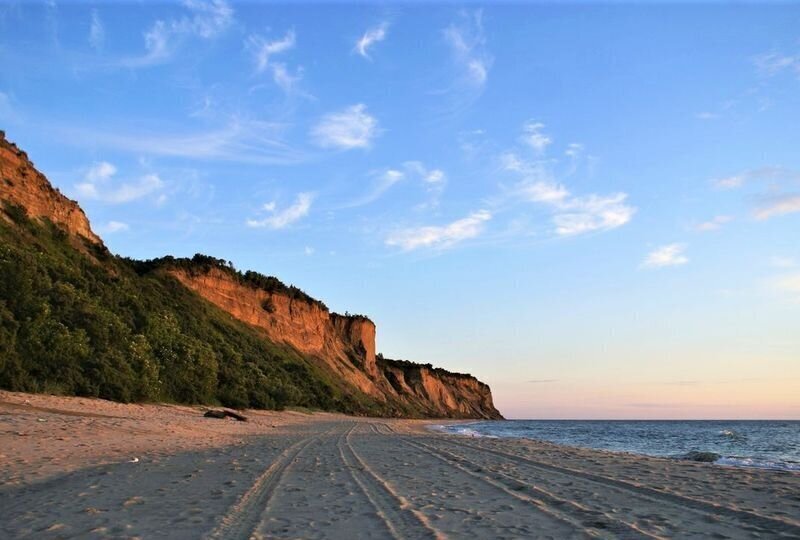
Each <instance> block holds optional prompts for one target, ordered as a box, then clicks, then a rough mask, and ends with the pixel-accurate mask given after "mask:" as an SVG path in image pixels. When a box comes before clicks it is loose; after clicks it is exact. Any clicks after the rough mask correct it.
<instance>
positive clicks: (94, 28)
mask: <svg viewBox="0 0 800 540" xmlns="http://www.w3.org/2000/svg"><path fill="white" fill-rule="evenodd" d="M105 42H106V29H105V26H104V25H103V21H102V19H100V14H99V13H98V12H97V10H96V9H93V10H92V19H91V24H90V26H89V45H91V47H92V48H93V49H94V50H96V51H100V50H102V49H103V46H104V45H105Z"/></svg>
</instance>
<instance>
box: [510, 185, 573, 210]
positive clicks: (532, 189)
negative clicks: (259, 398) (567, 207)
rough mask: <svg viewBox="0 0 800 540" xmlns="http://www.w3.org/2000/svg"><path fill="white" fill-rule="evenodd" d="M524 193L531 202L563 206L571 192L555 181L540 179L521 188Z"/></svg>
mask: <svg viewBox="0 0 800 540" xmlns="http://www.w3.org/2000/svg"><path fill="white" fill-rule="evenodd" d="M520 192H521V193H522V195H523V196H524V197H525V198H526V199H527V200H529V201H531V202H538V203H547V204H552V205H555V206H563V205H564V201H565V200H566V199H567V198H568V197H569V195H570V193H569V191H567V189H566V188H565V187H564V186H562V185H560V184H556V183H553V182H548V181H538V182H533V183H530V184H524V185H522V186H521V188H520Z"/></svg>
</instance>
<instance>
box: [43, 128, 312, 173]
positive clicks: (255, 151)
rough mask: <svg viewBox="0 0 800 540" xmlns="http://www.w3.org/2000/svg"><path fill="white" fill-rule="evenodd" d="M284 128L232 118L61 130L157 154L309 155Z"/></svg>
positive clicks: (239, 158) (261, 160)
mask: <svg viewBox="0 0 800 540" xmlns="http://www.w3.org/2000/svg"><path fill="white" fill-rule="evenodd" d="M283 129H284V126H283V125H281V124H275V123H270V122H259V121H254V120H246V119H237V118H233V119H231V120H230V121H229V122H228V123H227V124H225V125H224V126H222V127H219V128H215V129H206V130H200V131H196V132H182V133H180V132H179V133H172V134H170V133H168V132H165V131H166V130H164V129H162V130H155V129H153V130H150V131H141V132H135V133H130V132H129V133H125V132H123V131H122V130H111V129H108V130H105V129H97V130H89V129H85V128H76V127H74V126H69V127H66V128H63V129H60V130H58V131H60V132H61V133H62V135H63V138H64V140H65V141H68V142H69V143H71V144H79V145H90V146H95V147H101V148H113V149H115V150H120V151H124V152H132V153H139V154H147V155H155V156H171V157H182V158H188V159H198V160H206V161H214V160H220V161H231V162H238V163H252V164H258V165H281V164H290V163H298V162H300V161H303V159H305V157H306V156H305V154H304V153H303V152H301V151H299V150H297V149H295V148H292V147H290V146H289V145H287V144H286V143H285V142H283V141H282V139H281V135H282V132H283Z"/></svg>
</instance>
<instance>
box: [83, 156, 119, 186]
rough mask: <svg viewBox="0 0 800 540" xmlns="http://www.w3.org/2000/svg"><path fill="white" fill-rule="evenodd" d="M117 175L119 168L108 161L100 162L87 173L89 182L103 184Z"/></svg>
mask: <svg viewBox="0 0 800 540" xmlns="http://www.w3.org/2000/svg"><path fill="white" fill-rule="evenodd" d="M115 174H117V168H116V167H115V166H114V165H113V164H112V163H109V162H108V161H98V162H97V163H95V164H93V165H92V166H91V167H89V170H88V171H87V172H86V181H87V182H92V183H94V182H102V181H105V180H108V179H109V178H111V177H112V176H114V175H115Z"/></svg>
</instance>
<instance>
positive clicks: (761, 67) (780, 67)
mask: <svg viewBox="0 0 800 540" xmlns="http://www.w3.org/2000/svg"><path fill="white" fill-rule="evenodd" d="M753 65H754V66H755V67H756V70H758V72H759V73H760V74H761V75H764V76H767V77H773V76H775V75H778V74H780V73H784V72H786V71H788V72H792V73H794V74H796V75H798V76H800V55H787V54H782V53H779V52H769V53H765V54H760V55H758V56H755V57H754V58H753Z"/></svg>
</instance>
